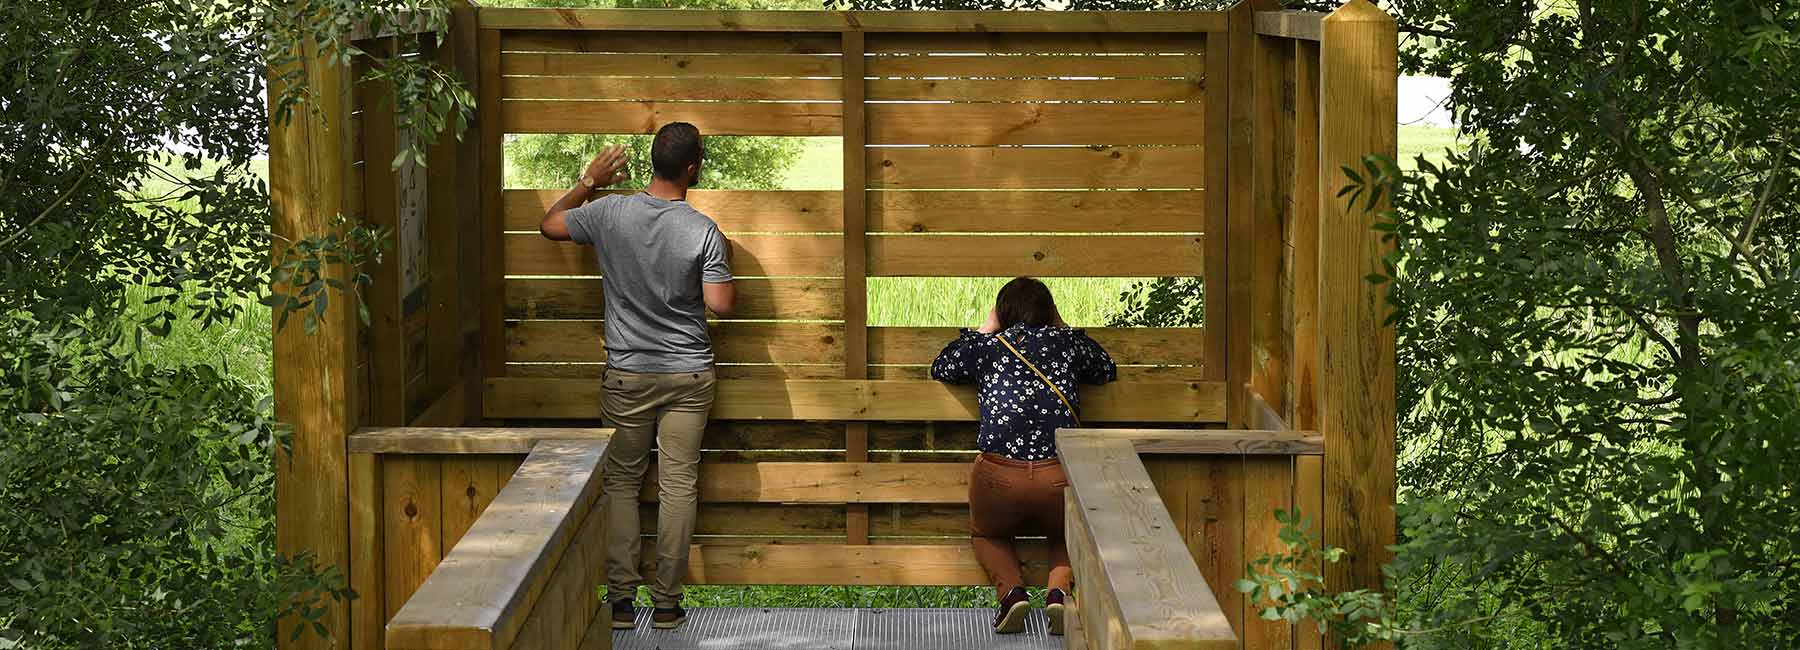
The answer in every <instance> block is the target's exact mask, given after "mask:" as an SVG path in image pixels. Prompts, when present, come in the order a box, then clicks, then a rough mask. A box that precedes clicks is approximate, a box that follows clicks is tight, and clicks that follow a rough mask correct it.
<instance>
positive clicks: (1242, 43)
mask: <svg viewBox="0 0 1800 650" xmlns="http://www.w3.org/2000/svg"><path fill="white" fill-rule="evenodd" d="M1257 4H1259V3H1258V1H1257V0H1252V1H1251V2H1240V3H1238V4H1237V5H1235V6H1234V7H1233V8H1232V9H1231V11H1229V12H1228V13H1229V14H1230V16H1231V27H1230V30H1229V31H1228V32H1227V38H1229V39H1230V48H1229V49H1230V54H1229V57H1228V58H1229V59H1230V61H1229V62H1228V66H1229V68H1230V70H1231V71H1230V73H1229V74H1230V76H1229V77H1228V78H1227V79H1226V80H1225V83H1226V84H1227V85H1228V87H1229V89H1230V90H1229V91H1228V97H1229V101H1230V105H1231V108H1230V117H1229V119H1228V120H1227V123H1228V126H1227V128H1228V136H1227V137H1228V140H1227V141H1226V147H1225V149H1226V155H1227V157H1228V159H1229V160H1230V165H1231V174H1230V175H1229V176H1228V177H1227V178H1226V183H1227V188H1226V189H1227V197H1226V200H1227V209H1228V210H1229V212H1228V225H1227V226H1226V231H1225V238H1226V243H1225V249H1226V250H1227V251H1228V253H1227V254H1228V258H1227V260H1228V262H1229V265H1228V266H1229V268H1228V273H1229V274H1230V275H1229V276H1228V277H1227V278H1225V286H1223V287H1220V288H1221V289H1223V290H1224V293H1225V310H1226V311H1225V318H1224V319H1223V322H1222V323H1221V324H1222V325H1224V326H1225V327H1226V336H1225V351H1226V354H1227V355H1229V356H1227V357H1225V358H1222V359H1218V360H1216V361H1215V363H1222V364H1224V365H1225V382H1226V384H1227V385H1229V386H1232V387H1233V388H1236V387H1239V386H1243V385H1244V384H1246V383H1249V382H1250V377H1251V371H1252V368H1253V364H1252V356H1251V352H1252V350H1251V348H1252V346H1253V345H1254V343H1255V339H1254V338H1253V332H1254V328H1255V321H1256V313H1255V311H1254V301H1253V296H1254V295H1255V292H1256V283H1257V277H1256V275H1257V274H1256V272H1255V271H1256V270H1257V269H1258V268H1259V267H1258V266H1257V257H1256V254H1257V246H1256V221H1257V219H1256V216H1257V212H1256V208H1257V191H1258V189H1259V188H1258V186H1257V181H1258V175H1259V173H1260V172H1259V170H1258V169H1257V168H1258V167H1259V166H1262V165H1266V164H1268V163H1271V162H1273V160H1272V158H1271V159H1268V160H1265V159H1263V158H1261V157H1259V151H1260V149H1259V144H1260V143H1259V138H1260V137H1266V136H1264V135H1263V134H1261V133H1258V132H1257V128H1256V122H1257V120H1256V115H1257V112H1258V102H1257V97H1256V87H1257V69H1256V57H1255V53H1256V52H1257V51H1258V50H1257V44H1256V41H1257V38H1258V37H1257V36H1256V34H1255V31H1254V28H1253V26H1252V24H1251V23H1252V22H1253V21H1254V19H1255V12H1254V9H1255V8H1256V5H1257ZM1215 150H1216V148H1215ZM1209 232H1210V231H1209ZM1209 279H1217V276H1209ZM1271 279H1273V278H1271ZM1211 291H1212V287H1208V293H1211ZM1207 313H1209V314H1210V313H1212V312H1211V311H1210V310H1209V311H1208V312H1207ZM1227 401H1228V406H1227V407H1226V413H1227V414H1228V415H1227V417H1226V424H1227V425H1228V426H1233V427H1240V428H1241V427H1244V426H1246V425H1245V423H1246V422H1247V419H1246V416H1247V413H1248V411H1247V409H1246V408H1245V400H1244V391H1243V390H1232V391H1231V392H1230V394H1229V396H1228V400H1227ZM1233 592H1234V593H1235V590H1233Z"/></svg>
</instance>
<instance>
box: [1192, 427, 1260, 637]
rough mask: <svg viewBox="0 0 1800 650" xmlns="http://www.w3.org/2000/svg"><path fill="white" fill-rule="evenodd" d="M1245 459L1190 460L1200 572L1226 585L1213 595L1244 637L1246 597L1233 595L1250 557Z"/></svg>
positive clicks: (1194, 544)
mask: <svg viewBox="0 0 1800 650" xmlns="http://www.w3.org/2000/svg"><path fill="white" fill-rule="evenodd" d="M1244 458H1246V457H1244V456H1215V457H1206V456H1195V457H1190V458H1189V460H1188V464H1189V468H1188V502H1189V503H1188V522H1187V529H1186V530H1187V531H1188V542H1189V544H1188V551H1189V552H1190V553H1192V554H1193V555H1194V559H1195V561H1196V562H1198V563H1199V564H1200V572H1201V573H1202V574H1204V575H1205V576H1206V579H1207V580H1208V581H1209V582H1210V583H1212V584H1220V585H1225V587H1224V588H1222V589H1218V590H1215V591H1214V592H1213V593H1214V595H1216V596H1217V597H1218V599H1219V609H1220V610H1222V611H1224V612H1225V618H1226V619H1228V620H1230V621H1231V629H1232V630H1235V631H1237V632H1238V634H1239V635H1240V636H1241V635H1242V634H1243V630H1244V618H1245V612H1244V594H1242V593H1240V592H1238V590H1236V589H1232V588H1231V587H1230V586H1229V585H1231V583H1232V581H1235V580H1237V579H1238V578H1241V577H1243V574H1244V566H1245V562H1246V561H1247V560H1248V558H1245V557H1244Z"/></svg>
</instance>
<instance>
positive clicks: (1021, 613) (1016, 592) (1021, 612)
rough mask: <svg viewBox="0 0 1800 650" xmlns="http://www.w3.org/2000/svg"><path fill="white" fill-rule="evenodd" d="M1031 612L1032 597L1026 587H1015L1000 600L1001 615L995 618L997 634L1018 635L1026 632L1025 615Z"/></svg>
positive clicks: (995, 631)
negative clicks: (1027, 592)
mask: <svg viewBox="0 0 1800 650" xmlns="http://www.w3.org/2000/svg"><path fill="white" fill-rule="evenodd" d="M1030 612H1031V596H1030V595H1028V594H1026V593H1025V588H1024V587H1013V590H1012V591H1009V592H1007V593H1006V597H1005V598H1001V599H1000V613H999V614H998V615H996V616H995V617H994V633H995V634H1018V633H1020V632H1024V631H1025V615H1026V614H1027V613H1030Z"/></svg>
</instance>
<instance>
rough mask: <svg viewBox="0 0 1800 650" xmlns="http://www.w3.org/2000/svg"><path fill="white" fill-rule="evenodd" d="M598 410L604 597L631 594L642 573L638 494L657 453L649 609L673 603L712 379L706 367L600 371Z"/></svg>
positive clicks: (677, 600) (684, 559) (689, 534)
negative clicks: (605, 428) (604, 428)
mask: <svg viewBox="0 0 1800 650" xmlns="http://www.w3.org/2000/svg"><path fill="white" fill-rule="evenodd" d="M601 381H602V383H603V384H604V390H602V392H601V397H600V410H601V414H602V415H603V416H604V417H605V419H606V423H607V424H608V425H609V426H611V427H613V429H614V431H613V437H612V441H611V442H610V443H608V444H607V446H606V457H605V459H604V460H603V461H602V464H601V471H602V474H601V491H602V495H601V503H602V504H603V506H604V507H605V512H606V513H607V514H606V516H607V521H606V597H607V599H608V600H609V601H611V600H617V599H620V598H626V597H635V596H636V594H637V588H638V586H639V585H642V584H644V577H643V575H641V574H640V573H639V571H638V556H639V553H640V550H641V549H642V544H643V542H642V541H641V540H640V539H639V530H638V494H639V491H640V490H641V489H642V487H643V483H644V470H645V469H646V468H648V467H649V466H650V451H651V443H652V442H654V443H655V446H656V449H657V451H658V455H657V465H656V471H657V495H658V496H657V501H658V504H657V519H656V571H655V578H654V580H653V581H652V582H651V584H650V597H651V600H652V601H653V602H654V603H655V604H656V606H657V607H674V606H677V605H680V604H681V578H682V576H683V574H685V573H686V572H687V566H688V545H689V543H690V542H691V541H692V540H693V537H694V517H695V514H696V508H695V502H696V500H697V499H696V497H697V496H698V493H699V488H698V483H699V480H700V436H701V434H702V433H703V432H705V430H706V419H707V416H708V415H709V414H710V413H711V412H712V406H713V391H714V388H715V387H716V384H717V382H716V381H715V379H714V377H713V373H712V371H711V370H708V371H705V372H684V373H674V374H650V373H635V372H625V371H622V370H611V369H608V370H607V371H606V374H605V375H604V376H603V377H602V379H601Z"/></svg>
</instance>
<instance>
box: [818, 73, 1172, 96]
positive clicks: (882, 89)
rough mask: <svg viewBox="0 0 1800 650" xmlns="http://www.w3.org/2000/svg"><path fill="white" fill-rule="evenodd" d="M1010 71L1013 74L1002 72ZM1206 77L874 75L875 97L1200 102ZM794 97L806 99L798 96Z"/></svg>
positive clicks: (871, 85)
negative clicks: (1029, 77)
mask: <svg viewBox="0 0 1800 650" xmlns="http://www.w3.org/2000/svg"><path fill="white" fill-rule="evenodd" d="M1002 76H1010V75H1002ZM1205 87H1206V81H1205V80H1204V79H1201V78H1199V77H1180V78H1170V79H871V80H869V95H868V98H869V99H872V100H876V101H958V102H1041V101H1059V102H1066V101H1113V102H1195V101H1200V100H1201V98H1202V97H1203V95H1202V93H1201V91H1202V89H1204V88H1205ZM794 99H803V97H795V98H794Z"/></svg>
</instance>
